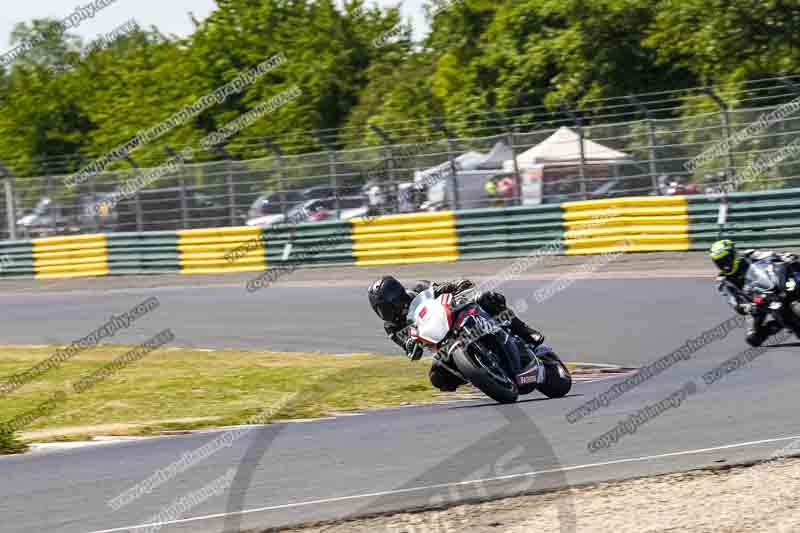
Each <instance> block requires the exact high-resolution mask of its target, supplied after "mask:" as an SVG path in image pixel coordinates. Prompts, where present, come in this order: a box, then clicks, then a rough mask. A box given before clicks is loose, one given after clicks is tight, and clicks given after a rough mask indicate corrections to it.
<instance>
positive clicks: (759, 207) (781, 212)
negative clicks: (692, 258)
mask: <svg viewBox="0 0 800 533" xmlns="http://www.w3.org/2000/svg"><path fill="white" fill-rule="evenodd" d="M718 213H719V200H717V199H709V198H706V197H704V196H690V197H689V218H690V227H689V234H690V237H691V241H692V249H693V250H706V249H708V247H709V246H710V245H711V243H712V242H714V241H715V240H717V239H718V238H719V226H718V225H717V217H718ZM723 236H724V237H725V238H729V239H733V240H735V241H736V245H737V246H738V247H739V248H740V249H744V248H788V247H797V246H800V189H784V190H773V191H764V192H751V193H739V192H737V193H731V194H729V195H728V216H727V223H726V225H725V229H724V235H723Z"/></svg>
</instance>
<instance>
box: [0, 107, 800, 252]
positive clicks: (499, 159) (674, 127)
mask: <svg viewBox="0 0 800 533" xmlns="http://www.w3.org/2000/svg"><path fill="white" fill-rule="evenodd" d="M793 102H798V103H797V105H793ZM795 107H796V108H797V109H795ZM796 111H800V100H796V101H795V100H793V101H792V102H789V103H786V102H784V103H783V104H781V106H776V105H769V106H764V107H750V108H744V109H730V110H729V109H726V108H724V107H723V108H721V110H720V111H718V112H705V113H696V114H693V115H690V116H686V117H680V118H656V117H655V116H649V115H648V116H645V117H643V118H640V119H637V120H626V121H624V122H608V123H598V122H599V121H597V120H594V121H593V123H592V124H590V125H584V124H583V123H582V120H581V118H580V117H575V121H574V123H572V124H571V125H566V126H561V127H559V128H542V129H536V128H533V129H531V130H530V131H520V129H519V127H516V128H515V127H514V126H513V125H510V126H508V127H507V128H504V129H503V131H502V132H501V133H497V134H495V135H488V136H480V137H478V136H476V137H462V138H447V137H448V136H444V135H443V138H441V139H438V140H428V141H425V142H420V143H416V144H389V143H387V144H385V145H382V146H371V147H364V148H358V149H350V150H333V149H331V150H327V151H323V152H314V153H306V154H301V155H283V153H282V151H281V150H280V147H279V146H278V147H276V148H275V149H274V150H273V155H271V156H269V157H262V158H257V159H249V160H234V159H233V158H232V157H231V156H230V155H228V156H227V157H226V158H224V159H221V160H219V161H214V162H207V163H192V162H191V161H185V162H181V164H179V165H177V166H176V167H175V168H173V169H171V170H170V171H169V172H166V173H164V175H163V176H162V177H159V178H158V179H157V180H154V181H152V183H149V184H148V186H147V187H145V188H140V189H136V190H135V191H134V192H133V193H132V194H123V195H120V194H119V191H120V190H122V189H123V188H124V186H125V184H126V183H128V184H130V183H132V182H133V181H135V179H136V178H137V176H142V175H147V174H148V173H149V172H152V171H153V169H152V168H138V167H137V166H136V163H135V162H133V161H131V168H130V169H128V170H121V171H115V172H102V173H99V174H96V175H94V176H91V177H90V179H88V180H87V181H86V182H84V183H81V184H80V185H78V186H68V185H67V183H66V178H67V177H68V175H66V174H58V175H46V176H26V177H24V178H14V177H13V176H12V174H11V173H10V172H8V171H7V170H5V169H3V170H4V171H5V173H6V176H7V178H6V180H5V189H4V193H5V194H4V201H3V202H0V209H2V211H3V212H2V213H0V232H2V235H3V238H5V239H9V238H11V239H13V238H31V237H41V236H52V235H65V234H77V233H94V232H114V231H157V230H176V229H190V228H210V227H222V226H238V225H244V224H249V225H262V226H268V225H271V224H277V223H280V222H282V221H286V220H287V219H289V218H290V217H293V218H292V219H293V220H297V219H298V216H297V215H298V213H300V214H301V215H302V217H301V218H302V219H303V220H309V221H315V220H326V219H336V218H339V219H348V218H352V217H356V216H364V215H370V214H378V213H380V214H389V213H407V212H414V211H434V210H441V209H470V208H487V207H499V206H509V205H521V204H540V203H545V204H546V203H558V202H563V201H570V200H585V199H598V198H609V197H616V196H631V195H670V194H686V193H703V192H706V191H707V190H711V186H712V184H715V185H716V186H718V185H719V184H720V182H724V183H727V184H729V185H731V187H732V188H735V189H739V190H759V189H766V188H781V187H797V186H800V161H799V160H798V158H797V157H796V156H797V155H798V153H800V144H797V145H794V144H793V143H794V141H795V140H797V139H798V138H800V112H796ZM764 117H769V118H770V120H765V119H764ZM787 147H788V148H790V149H787ZM795 147H796V148H797V149H796V150H795V149H794V148H795ZM223 152H224V151H223ZM796 152H798V153H796ZM115 194H116V196H115ZM109 198H116V199H115V200H114V201H113V202H110V201H107V200H108V199H109Z"/></svg>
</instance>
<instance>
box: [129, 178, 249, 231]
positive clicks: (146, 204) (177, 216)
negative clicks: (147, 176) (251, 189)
mask: <svg viewBox="0 0 800 533" xmlns="http://www.w3.org/2000/svg"><path fill="white" fill-rule="evenodd" d="M139 204H140V206H141V210H142V212H141V215H142V229H143V230H145V231H153V230H159V231H161V230H176V229H183V228H184V224H183V213H182V206H181V189H180V188H179V187H170V188H163V189H145V190H143V191H139ZM117 209H118V215H117V216H118V219H117V220H118V223H117V230H118V231H137V223H136V198H134V197H131V198H126V199H124V200H122V201H121V202H120V203H119V204H118V206H117ZM186 211H187V220H188V224H187V226H188V227H189V228H214V227H224V226H230V225H231V215H230V209H229V207H228V206H227V205H222V204H221V203H219V202H217V201H216V200H214V198H212V197H211V196H209V195H207V194H204V193H201V192H199V191H197V190H193V189H191V188H189V189H186ZM241 216H242V213H237V214H236V219H237V220H241V218H240V217H241Z"/></svg>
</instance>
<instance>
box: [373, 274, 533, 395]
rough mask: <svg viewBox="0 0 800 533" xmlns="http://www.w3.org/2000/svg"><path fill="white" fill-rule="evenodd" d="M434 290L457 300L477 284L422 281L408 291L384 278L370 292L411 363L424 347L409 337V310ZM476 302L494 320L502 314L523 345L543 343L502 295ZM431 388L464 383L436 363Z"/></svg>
mask: <svg viewBox="0 0 800 533" xmlns="http://www.w3.org/2000/svg"><path fill="white" fill-rule="evenodd" d="M431 286H433V289H434V292H435V294H436V296H437V297H438V296H439V295H441V294H452V295H453V296H454V297H457V296H458V295H459V294H462V293H464V292H465V291H470V290H472V289H474V288H475V284H474V283H472V281H470V280H467V279H460V280H455V281H448V282H445V283H441V284H440V283H431V282H430V281H426V280H422V281H419V282H418V283H417V284H416V285H415V286H414V288H413V289H411V290H406V289H405V287H403V285H402V284H401V283H400V282H399V281H397V280H396V279H395V278H394V277H392V276H384V277H383V278H382V279H380V280H378V281H376V282H375V283H373V284H372V286H371V287H370V288H369V291H368V292H369V300H370V305H372V309H373V310H374V311H375V313H376V314H377V315H378V316H379V317H380V318H382V319H383V320H384V329H385V330H386V333H387V334H388V335H389V338H390V339H392V341H394V342H395V343H396V344H397V345H398V346H400V347H402V348H403V349H404V350H405V351H406V355H408V356H409V357H410V358H411V359H412V360H417V359H419V358H420V357H422V350H423V349H422V345H421V344H419V343H418V342H417V341H416V340H414V339H412V338H410V337H409V336H408V335H407V334H406V326H408V321H407V319H406V314H407V313H408V306H409V304H410V303H411V300H413V299H414V298H415V297H416V296H417V294H419V293H420V292H422V291H424V290H426V289H428V288H430V287H431ZM475 302H476V303H477V304H478V305H480V306H481V307H482V308H483V309H484V310H485V311H486V312H487V313H490V314H491V315H493V316H497V315H499V314H501V313H502V314H503V315H504V316H505V317H508V319H509V320H510V325H509V329H510V330H511V332H512V333H514V334H515V335H517V336H518V337H520V338H521V339H522V340H523V341H524V342H526V343H528V344H530V345H532V346H533V347H536V346H538V345H540V344H541V343H542V342H544V337H543V336H542V334H541V333H539V332H538V331H536V330H534V329H532V328H530V327H528V325H527V324H525V323H524V322H523V321H522V320H520V319H519V318H518V317H517V316H516V315H514V312H513V311H512V310H511V309H509V308H508V307H507V306H506V299H505V297H504V296H503V295H502V294H499V293H496V292H491V291H486V292H483V293H480V294H479V295H478V296H477V297H476V298H475ZM429 377H430V380H431V384H433V386H434V387H436V388H438V389H439V390H442V391H454V390H456V388H457V387H458V386H459V385H463V384H464V381H462V380H461V378H459V377H458V376H456V375H454V374H453V373H452V372H450V371H448V370H447V369H446V368H444V365H443V364H441V363H439V362H438V361H437V360H435V359H434V362H433V364H432V366H431V370H430V373H429Z"/></svg>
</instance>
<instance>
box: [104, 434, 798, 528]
mask: <svg viewBox="0 0 800 533" xmlns="http://www.w3.org/2000/svg"><path fill="white" fill-rule="evenodd" d="M797 439H800V435H793V436H791V437H777V438H773V439H763V440H754V441H750V442H739V443H736V444H726V445H723V446H714V447H712V448H699V449H696V450H684V451H680V452H670V453H662V454H658V455H647V456H644V457H630V458H628V459H617V460H615V461H606V462H603V463H590V464H585V465H574V466H565V467H561V468H553V469H551V470H539V471H534V472H523V473H520V474H511V475H508V476H499V477H492V478H486V479H474V480H471V481H460V482H457V483H441V484H438V485H427V486H423V487H410V488H407V489H395V490H387V491H383V492H373V493H369V494H354V495H352V496H340V497H337V498H325V499H321V500H312V501H305V502H297V503H287V504H283V505H273V506H270V507H260V508H257V509H247V510H244V511H237V512H234V513H219V514H212V515H206V516H195V517H192V518H182V519H180V520H171V521H168V522H156V523H152V524H139V525H136V526H127V527H118V528H114V529H102V530H98V531H92V532H90V533H116V532H119V531H131V530H133V531H135V530H136V529H142V528H146V527H164V526H169V525H176V524H186V523H189V522H199V521H202V520H214V519H218V518H224V517H226V516H234V515H246V514H253V513H264V512H267V511H278V510H282V509H293V508H297V507H309V506H312V505H323V504H327V503H336V502H344V501H351V500H363V499H366V498H377V497H381V496H394V495H397V494H408V493H412V492H424V491H427V490H433V489H446V488H450V487H458V486H464V485H476V484H479V483H488V482H491V481H505V480H509V479H516V478H523V477H533V476H538V475H542V474H555V473H558V472H571V471H573V470H584V469H587V468H598V467H601V466H610V465H618V464H625V463H636V462H642V461H651V460H653V459H663V458H666V457H678V456H681V455H694V454H700V453H706V452H713V451H718V450H728V449H731V448H744V447H747V446H757V445H759V444H768V443H773V442H781V441H785V440H797Z"/></svg>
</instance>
